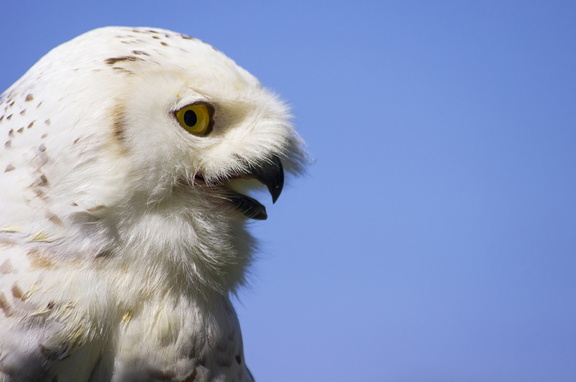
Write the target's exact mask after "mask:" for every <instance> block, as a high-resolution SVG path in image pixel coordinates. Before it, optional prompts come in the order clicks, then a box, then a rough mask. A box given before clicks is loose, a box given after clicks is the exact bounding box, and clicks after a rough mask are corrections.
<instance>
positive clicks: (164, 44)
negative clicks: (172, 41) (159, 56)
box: [160, 41, 168, 46]
mask: <svg viewBox="0 0 576 382" xmlns="http://www.w3.org/2000/svg"><path fill="white" fill-rule="evenodd" d="M160 44H161V45H163V46H168V44H167V43H165V42H164V41H162V42H161V43H160Z"/></svg>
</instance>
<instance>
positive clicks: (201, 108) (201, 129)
mask: <svg viewBox="0 0 576 382" xmlns="http://www.w3.org/2000/svg"><path fill="white" fill-rule="evenodd" d="M213 114H214V108H213V107H212V105H210V104H207V103H193V104H192V105H188V106H184V107H183V108H182V109H180V110H178V111H176V119H177V120H178V122H179V123H180V125H181V126H182V127H183V128H184V129H185V130H186V131H188V132H189V133H191V134H194V135H198V136H204V135H207V134H208V133H210V131H212V125H213V124H214V123H213V121H212V115H213Z"/></svg>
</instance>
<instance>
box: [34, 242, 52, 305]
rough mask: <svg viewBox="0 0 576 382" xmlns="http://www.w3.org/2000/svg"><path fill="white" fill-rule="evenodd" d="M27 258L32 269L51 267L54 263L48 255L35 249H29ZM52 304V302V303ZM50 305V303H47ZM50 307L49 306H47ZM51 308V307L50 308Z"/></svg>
mask: <svg viewBox="0 0 576 382" xmlns="http://www.w3.org/2000/svg"><path fill="white" fill-rule="evenodd" d="M28 258H29V259H30V265H31V266H32V268H34V269H39V268H40V269H51V268H54V267H55V266H56V265H55V264H54V262H53V261H52V259H50V258H49V257H48V256H46V255H45V254H44V253H42V252H40V251H39V250H37V249H31V250H29V251H28ZM52 304H54V303H52ZM48 305H50V304H48ZM49 308H50V307H49ZM50 309H51V308H50Z"/></svg>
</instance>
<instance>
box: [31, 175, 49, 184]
mask: <svg viewBox="0 0 576 382" xmlns="http://www.w3.org/2000/svg"><path fill="white" fill-rule="evenodd" d="M47 185H48V178H46V175H44V174H42V175H40V176H39V177H38V178H36V180H35V181H34V183H32V187H46V186H47Z"/></svg>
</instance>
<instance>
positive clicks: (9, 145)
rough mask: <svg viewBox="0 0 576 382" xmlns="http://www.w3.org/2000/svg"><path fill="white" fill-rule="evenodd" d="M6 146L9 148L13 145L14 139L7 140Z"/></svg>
mask: <svg viewBox="0 0 576 382" xmlns="http://www.w3.org/2000/svg"><path fill="white" fill-rule="evenodd" d="M4 147H6V148H7V149H9V148H10V147H12V141H10V140H8V141H6V143H4Z"/></svg>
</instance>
